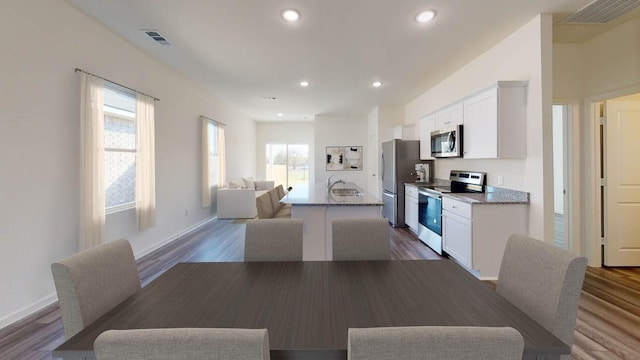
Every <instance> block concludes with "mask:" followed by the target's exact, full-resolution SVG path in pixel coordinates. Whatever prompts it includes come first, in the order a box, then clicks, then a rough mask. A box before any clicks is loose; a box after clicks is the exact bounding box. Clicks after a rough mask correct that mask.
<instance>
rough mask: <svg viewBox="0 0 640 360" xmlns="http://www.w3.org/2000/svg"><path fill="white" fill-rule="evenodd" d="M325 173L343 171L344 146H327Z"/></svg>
mask: <svg viewBox="0 0 640 360" xmlns="http://www.w3.org/2000/svg"><path fill="white" fill-rule="evenodd" d="M326 165H327V171H340V170H344V146H327V156H326Z"/></svg>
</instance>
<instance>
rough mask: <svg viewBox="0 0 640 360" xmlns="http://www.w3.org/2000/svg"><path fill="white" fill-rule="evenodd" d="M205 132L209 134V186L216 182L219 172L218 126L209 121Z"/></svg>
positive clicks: (216, 183)
mask: <svg viewBox="0 0 640 360" xmlns="http://www.w3.org/2000/svg"><path fill="white" fill-rule="evenodd" d="M207 126H208V127H209V129H208V131H207V134H209V136H208V138H209V186H215V185H220V184H218V174H219V172H220V158H219V155H220V154H219V146H218V126H217V125H216V124H215V123H213V122H211V121H209V122H208V124H207Z"/></svg>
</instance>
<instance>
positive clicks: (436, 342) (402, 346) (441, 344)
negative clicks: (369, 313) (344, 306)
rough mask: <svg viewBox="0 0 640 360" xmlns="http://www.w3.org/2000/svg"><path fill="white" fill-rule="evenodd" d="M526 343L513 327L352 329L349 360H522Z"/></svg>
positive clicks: (348, 344)
mask: <svg viewBox="0 0 640 360" xmlns="http://www.w3.org/2000/svg"><path fill="white" fill-rule="evenodd" d="M523 349H524V339H523V338H522V335H520V333H519V332H518V331H517V330H515V329H513V328H510V327H457V326H408V327H379V328H361V329H355V328H350V329H349V331H348V343H347V359H349V360H414V359H421V360H441V359H455V360H520V359H522V353H523Z"/></svg>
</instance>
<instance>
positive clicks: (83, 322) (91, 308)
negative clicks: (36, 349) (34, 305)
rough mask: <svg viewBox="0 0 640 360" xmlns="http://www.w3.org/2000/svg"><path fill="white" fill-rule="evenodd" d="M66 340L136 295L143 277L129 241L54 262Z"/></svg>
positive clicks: (122, 240)
mask: <svg viewBox="0 0 640 360" xmlns="http://www.w3.org/2000/svg"><path fill="white" fill-rule="evenodd" d="M51 272H52V274H53V280H54V283H55V286H56V292H57V293H58V303H59V304H60V312H61V314H62V323H63V326H64V335H65V338H66V339H69V338H71V337H72V336H73V335H75V334H77V333H78V332H79V331H80V330H82V329H84V328H85V326H87V325H89V324H91V323H92V322H94V321H95V320H96V319H98V318H99V317H100V316H102V315H104V314H105V313H106V312H108V311H109V310H111V309H112V308H114V307H115V306H116V305H118V304H119V303H121V302H122V301H124V300H125V299H126V298H128V297H129V296H131V295H133V294H134V293H135V292H136V291H138V290H139V289H140V276H139V275H138V268H137V267H136V261H135V258H134V256H133V250H132V249H131V245H130V244H129V242H128V241H127V240H124V239H121V240H115V241H112V242H109V243H106V244H103V245H100V246H97V247H94V248H92V249H89V250H86V251H82V252H80V253H78V254H75V255H72V256H70V257H68V258H66V259H64V260H61V261H59V262H56V263H53V264H51Z"/></svg>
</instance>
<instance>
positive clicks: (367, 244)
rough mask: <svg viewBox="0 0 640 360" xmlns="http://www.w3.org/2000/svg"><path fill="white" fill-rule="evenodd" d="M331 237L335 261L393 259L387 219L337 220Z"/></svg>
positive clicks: (332, 225)
mask: <svg viewBox="0 0 640 360" xmlns="http://www.w3.org/2000/svg"><path fill="white" fill-rule="evenodd" d="M331 236H332V247H333V260H390V259H391V241H390V237H389V223H388V221H387V219H384V218H352V219H336V220H333V222H332V224H331Z"/></svg>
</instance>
